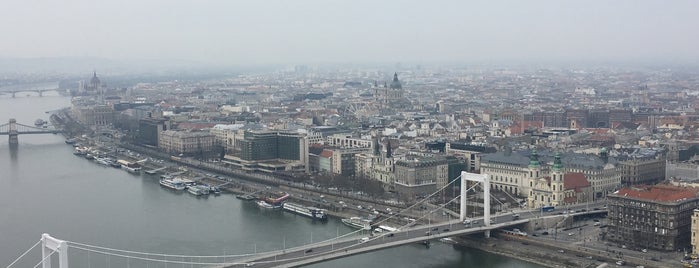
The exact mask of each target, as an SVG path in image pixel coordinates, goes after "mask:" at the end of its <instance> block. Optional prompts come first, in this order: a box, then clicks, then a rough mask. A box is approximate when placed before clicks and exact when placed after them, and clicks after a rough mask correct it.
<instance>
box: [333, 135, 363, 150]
mask: <svg viewBox="0 0 699 268" xmlns="http://www.w3.org/2000/svg"><path fill="white" fill-rule="evenodd" d="M325 145H329V146H334V147H339V148H371V146H372V141H371V140H363V139H358V138H352V135H347V134H334V135H332V136H328V137H325Z"/></svg>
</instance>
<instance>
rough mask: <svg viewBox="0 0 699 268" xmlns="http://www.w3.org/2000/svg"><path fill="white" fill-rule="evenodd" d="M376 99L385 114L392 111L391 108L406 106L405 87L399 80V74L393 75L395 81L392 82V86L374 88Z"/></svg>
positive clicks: (385, 85)
mask: <svg viewBox="0 0 699 268" xmlns="http://www.w3.org/2000/svg"><path fill="white" fill-rule="evenodd" d="M374 99H375V101H376V103H377V104H379V107H381V110H382V112H384V113H385V112H387V111H390V110H391V108H399V107H402V106H404V105H405V102H406V100H405V99H404V98H403V85H402V84H401V82H400V80H398V73H394V74H393V81H391V84H390V85H387V84H386V83H384V86H383V87H378V86H375V87H374Z"/></svg>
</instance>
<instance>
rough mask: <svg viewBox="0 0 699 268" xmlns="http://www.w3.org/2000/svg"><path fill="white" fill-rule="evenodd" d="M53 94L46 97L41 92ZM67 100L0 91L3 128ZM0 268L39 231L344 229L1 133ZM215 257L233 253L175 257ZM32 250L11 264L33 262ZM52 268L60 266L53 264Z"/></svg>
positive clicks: (423, 263) (458, 259)
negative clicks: (14, 144) (181, 188)
mask: <svg viewBox="0 0 699 268" xmlns="http://www.w3.org/2000/svg"><path fill="white" fill-rule="evenodd" d="M47 95H51V94H47ZM69 105H70V100H69V99H68V98H65V97H58V96H48V97H47V96H45V97H41V98H40V97H35V96H34V97H27V96H23V97H18V98H10V97H9V96H7V95H5V96H0V124H4V123H6V122H8V121H9V118H16V119H17V122H19V123H22V124H25V125H33V122H34V121H35V120H36V119H38V118H42V119H44V120H48V114H46V113H45V112H46V111H51V110H56V109H59V108H62V107H66V106H69ZM0 139H2V140H0V184H1V185H2V186H3V187H2V188H3V191H2V194H0V267H6V266H7V265H9V264H10V262H12V261H13V260H14V259H15V258H17V257H18V256H19V255H20V254H21V253H22V252H24V251H25V250H26V249H28V248H29V247H30V246H32V245H33V244H34V243H36V242H37V241H38V240H39V238H40V237H41V234H42V233H49V234H51V235H52V236H54V237H57V238H60V239H64V240H69V241H74V242H80V243H85V244H92V245H98V246H103V247H109V248H117V249H125V250H131V251H142V252H155V253H165V254H177V255H233V254H243V253H254V252H263V251H270V250H277V249H281V248H283V247H293V246H297V245H301V244H305V243H309V242H312V241H314V242H317V241H321V240H325V239H329V238H332V237H335V236H336V235H338V234H339V235H342V234H345V233H349V232H351V231H352V229H350V228H348V227H346V226H344V225H342V224H341V223H340V221H339V220H335V219H331V220H330V221H329V222H328V223H325V224H321V223H313V222H312V221H311V220H310V219H307V218H304V217H300V216H295V215H290V214H287V213H283V212H278V211H276V212H271V211H262V210H260V209H259V208H257V207H256V206H255V205H254V204H252V203H245V202H242V201H240V200H238V199H235V198H234V197H233V196H232V195H225V194H224V195H220V196H210V197H206V198H197V197H193V196H191V195H189V194H186V193H175V192H172V191H170V190H167V189H164V188H162V187H160V186H159V184H158V181H157V179H156V178H153V177H149V176H147V175H145V174H144V175H131V174H129V173H127V172H125V171H123V170H119V169H114V168H109V167H104V166H101V165H98V164H95V163H93V162H90V161H88V160H86V159H84V158H80V157H77V156H74V155H72V147H71V146H68V145H66V144H65V143H64V139H63V138H62V136H60V135H51V134H47V135H20V136H19V142H20V144H19V146H18V148H16V149H11V148H10V147H9V145H8V143H7V137H6V136H0ZM175 259H176V260H178V261H192V262H210V261H211V262H220V261H223V260H226V261H231V259H230V258H226V259H224V258H216V259H206V258H186V257H181V258H175ZM40 260H41V258H40V252H39V250H37V249H35V250H33V251H31V252H30V254H28V255H27V257H25V258H23V259H22V261H21V262H19V263H17V264H15V265H14V266H13V267H34V265H36V264H37V263H38V262H39V261H40ZM70 265H71V267H78V268H81V267H203V266H196V265H182V264H179V265H173V264H170V265H168V266H166V265H165V264H162V263H155V262H148V261H139V260H137V259H133V258H128V259H127V258H119V257H115V256H111V257H107V256H105V255H102V254H98V253H94V252H93V253H87V252H86V251H83V250H79V249H75V248H71V249H70ZM55 267H57V266H55ZM309 267H352V268H354V267H444V268H446V267H540V266H538V265H534V264H529V263H526V262H522V261H519V260H515V259H510V258H504V257H500V256H497V255H493V254H489V253H485V252H481V251H474V250H468V251H467V250H456V249H453V248H452V247H451V246H448V245H445V244H441V243H433V246H432V247H431V248H430V249H426V248H425V247H423V246H420V245H407V246H402V247H398V248H392V249H387V250H382V251H377V252H372V253H368V254H362V255H357V256H352V257H348V258H344V259H339V260H334V261H329V262H324V263H319V264H315V265H312V266H309Z"/></svg>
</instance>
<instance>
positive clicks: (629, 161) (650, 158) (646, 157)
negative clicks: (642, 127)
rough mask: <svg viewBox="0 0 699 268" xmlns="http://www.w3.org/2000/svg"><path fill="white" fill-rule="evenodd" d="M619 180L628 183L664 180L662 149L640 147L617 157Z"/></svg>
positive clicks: (649, 182)
mask: <svg viewBox="0 0 699 268" xmlns="http://www.w3.org/2000/svg"><path fill="white" fill-rule="evenodd" d="M617 159H618V160H619V168H620V172H621V182H622V183H624V184H626V185H629V184H653V183H657V182H660V181H662V180H665V165H666V161H665V156H664V155H663V151H662V150H656V149H650V148H648V149H640V150H635V151H634V152H633V153H631V154H625V155H622V156H620V157H618V158H617Z"/></svg>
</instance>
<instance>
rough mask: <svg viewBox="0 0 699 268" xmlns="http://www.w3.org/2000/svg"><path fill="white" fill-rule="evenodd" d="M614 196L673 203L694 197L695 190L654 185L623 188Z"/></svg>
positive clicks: (695, 194)
mask: <svg viewBox="0 0 699 268" xmlns="http://www.w3.org/2000/svg"><path fill="white" fill-rule="evenodd" d="M614 195H616V196H622V197H633V198H638V199H645V200H651V201H660V202H673V201H680V200H682V199H689V198H694V197H696V196H697V189H695V188H685V187H677V186H672V185H655V186H650V187H646V188H641V187H634V188H623V189H621V190H619V191H617V192H616V193H614Z"/></svg>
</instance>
